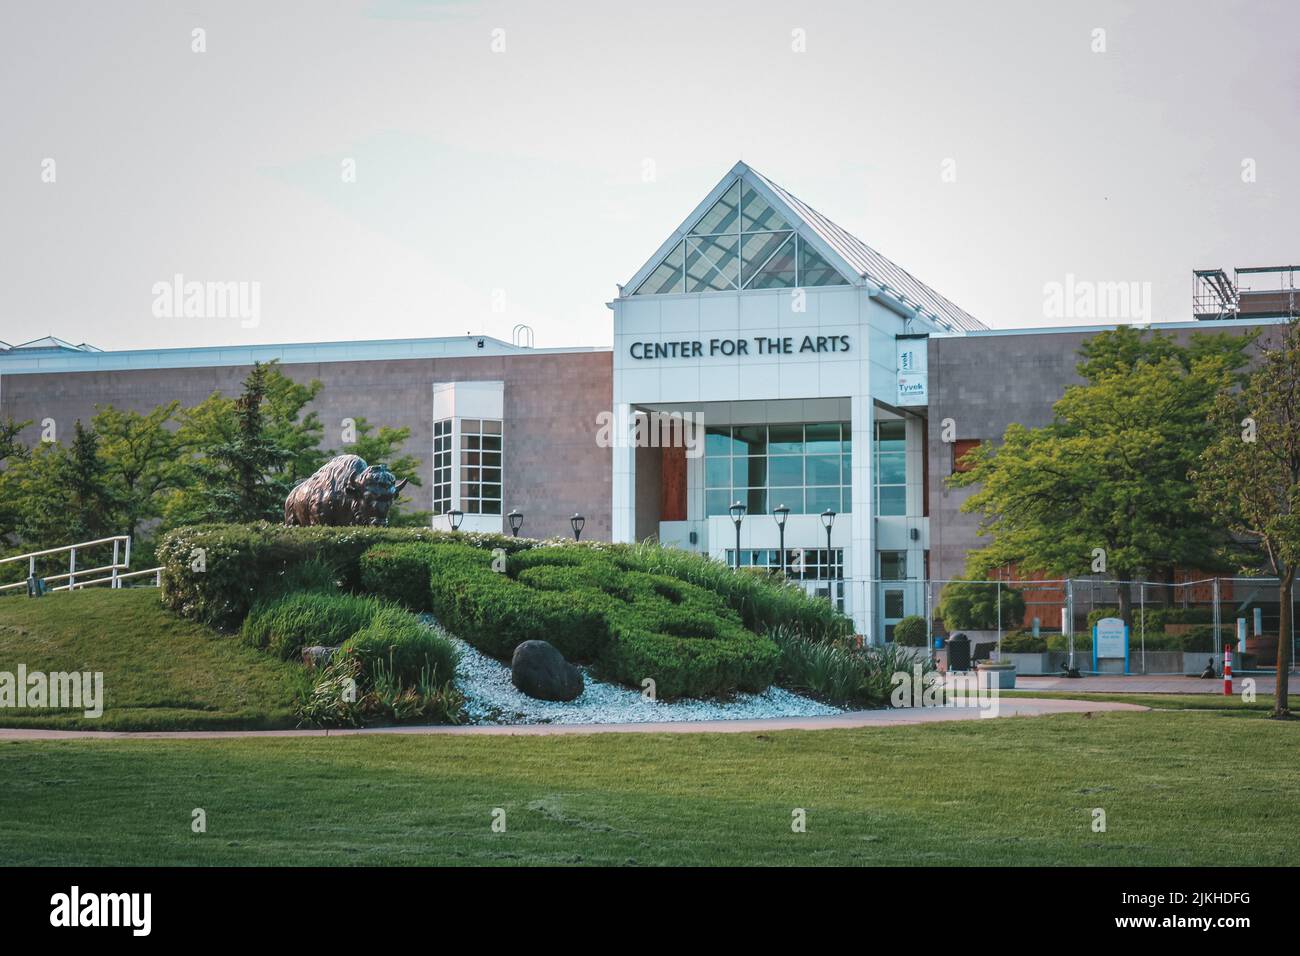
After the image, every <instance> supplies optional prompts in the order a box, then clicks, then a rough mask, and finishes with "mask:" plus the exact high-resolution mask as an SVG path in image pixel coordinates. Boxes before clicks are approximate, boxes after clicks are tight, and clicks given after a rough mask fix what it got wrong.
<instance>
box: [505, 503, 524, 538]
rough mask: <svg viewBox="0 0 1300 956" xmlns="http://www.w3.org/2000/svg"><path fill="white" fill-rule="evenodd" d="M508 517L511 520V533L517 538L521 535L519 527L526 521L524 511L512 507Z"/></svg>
mask: <svg viewBox="0 0 1300 956" xmlns="http://www.w3.org/2000/svg"><path fill="white" fill-rule="evenodd" d="M506 518H507V519H509V521H510V533H511V534H512V535H513V536H514V537H516V538H517V537H519V528H520V526H521V525H523V523H524V515H523V512H521V511H520V510H519V509H518V508H511V509H510V514H508V515H506Z"/></svg>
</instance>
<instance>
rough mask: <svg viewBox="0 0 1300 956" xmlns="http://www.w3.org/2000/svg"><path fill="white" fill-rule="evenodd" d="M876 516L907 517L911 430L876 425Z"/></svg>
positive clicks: (898, 423) (902, 426)
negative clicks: (908, 431)
mask: <svg viewBox="0 0 1300 956" xmlns="http://www.w3.org/2000/svg"><path fill="white" fill-rule="evenodd" d="M875 458H876V514H878V515H905V514H907V426H906V424H904V423H903V422H901V421H879V422H876V455H875Z"/></svg>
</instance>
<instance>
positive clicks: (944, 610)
mask: <svg viewBox="0 0 1300 956" xmlns="http://www.w3.org/2000/svg"><path fill="white" fill-rule="evenodd" d="M999 606H1000V607H1001V609H1002V614H1001V618H1002V627H1003V628H1004V629H1005V628H1011V627H1016V626H1018V625H1019V624H1020V622H1021V621H1022V620H1024V617H1025V598H1024V595H1023V594H1021V593H1020V592H1019V591H1017V590H1016V589H1015V588H1010V587H1007V586H1006V585H1003V586H1002V587H1001V588H999V587H998V585H997V584H987V583H985V582H982V581H980V582H976V581H953V582H951V583H950V584H947V585H945V586H944V589H943V591H942V593H941V594H940V595H939V606H938V608H937V610H938V612H939V617H941V618H943V626H944V627H945V628H947V629H948V630H949V631H954V630H962V629H973V630H979V631H989V630H993V629H995V628H996V627H997V626H998V608H999ZM921 621H922V625H924V619H921ZM895 634H897V628H895ZM921 643H925V642H924V640H923V641H922V642H921Z"/></svg>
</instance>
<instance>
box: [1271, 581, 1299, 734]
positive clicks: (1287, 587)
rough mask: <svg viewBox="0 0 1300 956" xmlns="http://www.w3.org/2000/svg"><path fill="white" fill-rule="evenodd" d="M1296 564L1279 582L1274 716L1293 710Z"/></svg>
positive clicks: (1285, 714)
mask: <svg viewBox="0 0 1300 956" xmlns="http://www.w3.org/2000/svg"><path fill="white" fill-rule="evenodd" d="M1295 572H1296V569H1295V567H1294V566H1292V567H1289V568H1287V570H1286V573H1285V574H1284V575H1282V577H1281V579H1280V580H1279V583H1278V599H1279V602H1280V606H1279V607H1278V625H1277V697H1276V702H1275V703H1274V705H1273V716H1274V717H1285V716H1287V714H1289V713H1290V712H1291V710H1290V707H1289V701H1288V699H1287V697H1288V695H1287V689H1288V688H1287V681H1288V680H1289V678H1290V676H1291V675H1290V673H1289V671H1290V670H1291V627H1292V624H1291V593H1292V589H1293V587H1294V586H1295Z"/></svg>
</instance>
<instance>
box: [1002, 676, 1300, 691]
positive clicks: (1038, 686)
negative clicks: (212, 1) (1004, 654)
mask: <svg viewBox="0 0 1300 956" xmlns="http://www.w3.org/2000/svg"><path fill="white" fill-rule="evenodd" d="M1246 677H1249V678H1251V679H1252V680H1254V682H1255V692H1256V693H1257V694H1271V693H1273V692H1274V691H1275V690H1276V689H1277V678H1276V677H1274V676H1272V675H1266V674H1234V675H1233V677H1232V690H1233V693H1237V694H1239V693H1241V687H1242V684H1241V682H1242V680H1243V679H1244V678H1246ZM1288 688H1289V690H1290V691H1291V692H1295V693H1300V675H1297V674H1292V675H1291V676H1290V682H1289V684H1288ZM1016 690H1050V691H1065V692H1067V693H1073V694H1222V693H1223V678H1221V677H1216V678H1215V679H1214V680H1201V679H1200V678H1198V677H1179V676H1152V675H1149V674H1148V675H1140V674H1134V675H1130V676H1128V677H1123V676H1118V675H1117V676H1114V677H1078V678H1073V679H1071V678H1068V677H1055V676H1053V677H1032V676H1026V675H1017V676H1016Z"/></svg>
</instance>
